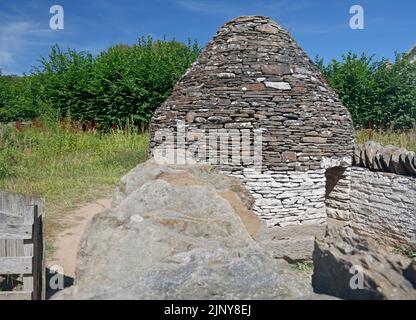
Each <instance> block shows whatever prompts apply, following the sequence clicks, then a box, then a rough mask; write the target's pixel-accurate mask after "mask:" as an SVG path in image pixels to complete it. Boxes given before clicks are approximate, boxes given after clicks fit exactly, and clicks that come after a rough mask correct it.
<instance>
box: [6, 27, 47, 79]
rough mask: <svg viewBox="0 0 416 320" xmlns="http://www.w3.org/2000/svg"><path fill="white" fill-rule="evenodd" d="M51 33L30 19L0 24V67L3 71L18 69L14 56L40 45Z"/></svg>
mask: <svg viewBox="0 0 416 320" xmlns="http://www.w3.org/2000/svg"><path fill="white" fill-rule="evenodd" d="M51 35H52V33H51V30H49V29H42V28H40V27H39V26H38V25H37V24H35V23H34V22H32V21H11V22H6V23H4V24H2V25H1V26H0V69H1V70H2V72H3V73H14V70H17V69H19V68H18V66H17V58H16V56H17V55H19V54H22V53H24V52H25V51H26V50H30V49H31V48H33V47H34V46H37V45H42V43H44V40H47V39H48V38H49V37H50V36H51Z"/></svg>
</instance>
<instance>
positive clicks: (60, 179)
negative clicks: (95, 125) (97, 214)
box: [0, 125, 148, 251]
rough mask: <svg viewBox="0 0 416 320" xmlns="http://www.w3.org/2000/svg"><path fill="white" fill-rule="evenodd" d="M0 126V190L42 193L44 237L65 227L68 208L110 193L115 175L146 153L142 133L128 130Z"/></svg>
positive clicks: (133, 164)
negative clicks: (92, 130)
mask: <svg viewBox="0 0 416 320" xmlns="http://www.w3.org/2000/svg"><path fill="white" fill-rule="evenodd" d="M0 130H1V131H0V134H1V136H0V190H6V191H12V192H18V193H24V194H32V195H42V196H45V198H46V219H45V220H46V227H45V234H46V237H47V240H48V239H49V240H50V239H52V238H53V236H55V235H56V234H57V233H58V232H59V231H60V230H62V229H63V228H64V226H65V224H64V221H65V219H64V217H65V214H67V213H68V211H69V210H70V209H73V208H74V207H77V206H78V205H79V204H82V203H83V202H87V201H90V200H93V199H97V198H98V197H102V196H109V195H110V194H111V192H112V190H113V189H114V187H115V186H116V185H117V183H118V181H119V179H120V177H121V176H122V175H124V174H125V173H127V172H128V171H129V170H130V169H132V168H133V167H135V166H136V165H137V164H138V163H140V162H143V161H144V160H145V159H146V151H147V145H148V138H147V136H146V135H139V134H136V133H132V132H131V130H130V131H124V132H122V131H117V132H112V133H97V132H88V133H87V132H82V131H78V130H74V129H62V128H61V126H59V125H53V126H50V127H48V128H44V127H43V128H27V129H24V130H23V131H18V130H16V129H14V128H3V129H2V128H0ZM47 248H50V249H49V250H48V251H51V250H52V249H51V248H52V245H51V243H50V242H47Z"/></svg>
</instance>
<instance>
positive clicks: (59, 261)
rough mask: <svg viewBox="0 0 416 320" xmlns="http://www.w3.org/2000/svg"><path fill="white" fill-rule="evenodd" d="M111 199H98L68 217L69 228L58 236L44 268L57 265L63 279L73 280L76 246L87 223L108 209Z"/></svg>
mask: <svg viewBox="0 0 416 320" xmlns="http://www.w3.org/2000/svg"><path fill="white" fill-rule="evenodd" d="M110 206H111V199H100V200H97V201H95V202H92V203H88V204H86V205H84V206H82V207H81V208H79V209H77V210H75V211H74V212H72V213H70V214H69V215H68V221H67V222H68V224H69V225H70V226H71V227H69V228H68V229H66V230H64V231H63V233H61V234H60V235H58V237H57V239H56V241H55V243H54V245H55V252H54V254H53V257H52V258H51V259H49V260H48V261H46V267H47V268H50V267H51V266H53V265H59V266H61V267H62V268H63V271H64V274H65V277H68V278H72V279H73V278H74V277H75V268H76V265H77V252H78V245H79V242H80V240H81V237H82V234H83V233H84V230H85V228H86V226H87V224H88V222H89V221H90V220H91V219H92V217H94V216H95V215H96V214H97V213H99V212H101V211H103V210H104V209H107V208H110Z"/></svg>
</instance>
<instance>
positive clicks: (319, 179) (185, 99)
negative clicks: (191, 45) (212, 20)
mask: <svg viewBox="0 0 416 320" xmlns="http://www.w3.org/2000/svg"><path fill="white" fill-rule="evenodd" d="M150 132H151V142H150V149H149V150H150V155H151V156H156V155H157V154H158V155H160V154H162V152H160V153H159V151H161V150H163V152H164V153H163V154H164V155H166V154H167V153H166V152H167V151H169V150H172V149H175V153H174V155H173V156H171V157H170V160H173V161H178V162H180V161H183V159H184V157H185V158H186V161H189V160H190V158H192V160H193V161H196V162H209V163H211V164H213V165H216V166H218V167H219V168H220V169H221V171H223V172H225V173H227V174H229V175H232V176H236V177H238V178H240V179H241V180H242V181H243V182H244V183H245V184H246V186H247V188H248V189H249V190H250V191H251V193H252V195H253V197H254V199H255V204H254V208H253V209H254V211H255V212H256V213H257V214H258V215H260V216H261V217H262V218H263V219H265V220H266V221H267V224H268V225H269V226H287V225H301V224H308V225H314V224H322V223H325V221H326V217H327V215H326V203H327V204H328V203H329V202H330V199H326V195H328V194H329V192H330V190H331V189H332V188H333V187H334V186H335V184H336V183H337V181H338V179H339V178H340V176H342V174H343V171H344V170H345V168H347V167H349V166H350V165H351V162H352V160H351V159H352V154H353V141H354V129H353V125H352V121H351V117H350V114H349V113H348V111H347V109H346V108H345V107H344V106H343V105H342V104H341V102H340V100H339V98H338V97H337V95H336V94H335V93H334V91H333V90H332V89H331V88H330V87H329V85H328V84H327V82H326V80H325V79H324V77H323V76H322V74H321V73H320V71H319V69H318V68H317V67H316V66H315V65H314V64H313V62H312V61H311V60H310V59H309V57H308V56H307V55H306V54H305V52H304V51H303V50H302V49H301V48H300V47H299V46H298V45H297V43H296V42H295V41H294V40H293V38H292V37H291V36H290V34H289V33H288V32H287V31H285V30H284V29H283V28H282V27H280V26H279V25H278V24H276V23H275V22H274V21H272V20H271V19H269V18H267V17H262V16H244V17H240V18H237V19H234V20H232V21H230V22H228V23H226V24H225V25H224V26H223V27H222V28H221V29H220V30H219V31H218V33H217V35H216V36H215V37H214V39H213V40H212V41H211V42H209V44H208V45H207V46H206V47H205V49H204V50H203V52H202V53H201V54H200V56H199V58H198V59H197V61H196V62H195V63H194V64H193V65H192V66H191V67H190V68H189V70H188V71H187V72H186V74H185V75H184V76H183V77H182V79H181V80H180V81H179V82H178V83H177V84H176V86H175V88H174V90H173V93H172V96H171V97H170V98H169V99H168V100H167V101H166V102H165V103H164V104H163V105H161V106H160V107H159V108H158V109H157V111H156V113H155V115H154V118H153V121H152V124H151V127H150ZM167 142H169V143H168V144H167ZM172 146H174V147H173V148H172ZM184 150H185V151H184Z"/></svg>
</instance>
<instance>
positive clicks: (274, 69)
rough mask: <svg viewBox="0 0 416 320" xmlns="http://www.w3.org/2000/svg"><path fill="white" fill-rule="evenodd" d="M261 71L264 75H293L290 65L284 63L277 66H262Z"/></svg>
mask: <svg viewBox="0 0 416 320" xmlns="http://www.w3.org/2000/svg"><path fill="white" fill-rule="evenodd" d="M261 71H262V72H263V74H269V75H285V74H291V73H292V69H291V68H290V65H289V64H283V63H279V64H276V65H268V64H266V65H262V66H261ZM264 79H266V78H264Z"/></svg>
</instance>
